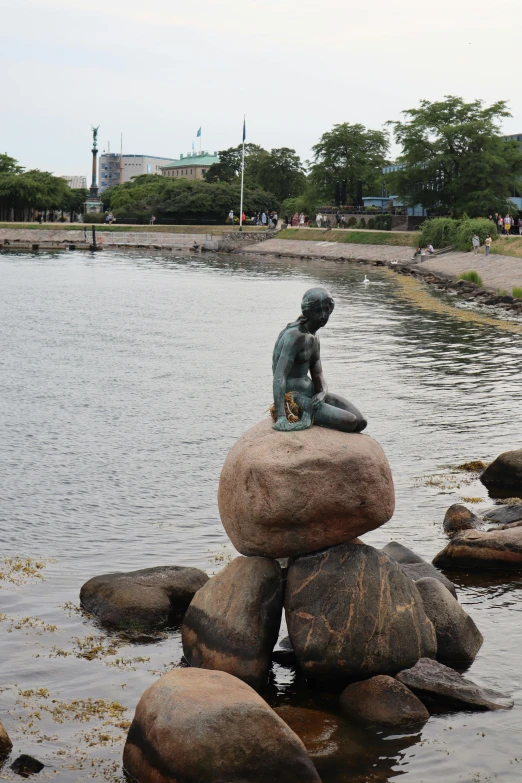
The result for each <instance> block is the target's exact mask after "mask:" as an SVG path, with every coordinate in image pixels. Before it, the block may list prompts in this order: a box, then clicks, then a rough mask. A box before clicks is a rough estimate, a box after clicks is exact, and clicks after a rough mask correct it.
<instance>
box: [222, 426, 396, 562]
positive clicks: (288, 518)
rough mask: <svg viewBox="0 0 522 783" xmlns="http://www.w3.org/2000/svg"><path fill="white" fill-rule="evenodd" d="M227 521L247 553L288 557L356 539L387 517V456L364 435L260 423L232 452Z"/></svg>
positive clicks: (225, 481) (227, 468) (225, 494)
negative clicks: (287, 428)
mask: <svg viewBox="0 0 522 783" xmlns="http://www.w3.org/2000/svg"><path fill="white" fill-rule="evenodd" d="M218 503H219V512H220V515H221V521H222V522H223V526H224V528H225V530H226V531H227V533H228V535H229V537H230V539H231V541H232V543H233V544H234V546H235V547H236V549H237V550H238V551H239V552H241V554H243V555H264V556H266V557H275V558H279V557H289V556H293V555H300V554H306V553H308V552H315V551H317V550H319V549H325V548H326V547H331V546H336V545H337V544H342V543H345V542H346V541H351V540H352V539H354V538H356V537H357V536H360V535H362V534H363V533H367V532H368V531H369V530H374V528H377V527H380V526H381V525H383V524H384V523H385V522H387V521H388V520H389V519H390V518H391V516H392V514H393V510H394V505H395V496H394V489H393V480H392V475H391V471H390V466H389V464H388V460H387V459H386V456H385V455H384V452H383V450H382V448H381V447H380V446H379V444H378V443H377V441H375V440H373V439H372V438H370V437H369V436H368V435H363V434H360V433H345V432H337V431H336V430H328V429H324V428H323V427H311V429H309V430H303V431H300V432H276V431H275V430H273V429H272V421H271V420H270V419H266V420H265V421H262V422H260V423H259V424H256V426H255V427H252V428H251V429H250V430H248V431H247V432H245V434H244V435H242V436H241V438H239V440H238V441H237V442H236V443H235V444H234V446H233V447H232V449H231V450H230V452H229V454H228V456H227V458H226V460H225V464H224V466H223V470H222V472H221V478H220V480H219V491H218Z"/></svg>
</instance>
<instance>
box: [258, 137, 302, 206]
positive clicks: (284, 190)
mask: <svg viewBox="0 0 522 783" xmlns="http://www.w3.org/2000/svg"><path fill="white" fill-rule="evenodd" d="M245 169H246V167H245ZM245 176H246V171H245ZM248 181H249V183H250V184H253V185H256V186H257V187H260V188H262V189H263V190H267V191H269V192H270V193H273V194H274V195H275V196H276V197H277V199H278V200H279V201H284V200H285V199H287V198H291V197H296V196H299V195H301V194H302V193H303V192H304V190H305V187H306V175H305V173H304V169H303V165H302V163H301V160H300V158H299V155H297V153H296V151H295V150H292V149H290V148H289V147H281V148H279V149H273V150H271V151H270V152H266V151H265V150H263V151H262V152H260V153H258V154H257V155H255V156H253V157H252V158H251V159H250V164H249V169H248Z"/></svg>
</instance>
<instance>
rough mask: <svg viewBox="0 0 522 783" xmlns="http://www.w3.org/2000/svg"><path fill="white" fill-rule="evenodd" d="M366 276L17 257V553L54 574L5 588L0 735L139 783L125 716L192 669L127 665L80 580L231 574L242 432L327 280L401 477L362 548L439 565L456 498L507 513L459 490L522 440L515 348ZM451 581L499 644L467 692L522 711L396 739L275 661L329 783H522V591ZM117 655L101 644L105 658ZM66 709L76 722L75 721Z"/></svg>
mask: <svg viewBox="0 0 522 783" xmlns="http://www.w3.org/2000/svg"><path fill="white" fill-rule="evenodd" d="M363 277H364V271H363V268H360V267H359V266H357V265H353V264H352V265H351V264H341V263H333V262H325V261H322V262H320V261H299V262H295V263H294V262H292V261H286V260H281V259H272V260H269V259H263V260H258V259H256V260H253V261H252V260H247V259H245V258H241V257H233V258H229V257H212V258H206V257H201V258H199V257H198V258H197V259H194V258H192V259H183V258H162V257H161V256H157V257H152V256H150V257H140V256H139V255H138V254H136V255H124V254H121V255H117V254H115V253H103V252H102V253H99V254H96V255H95V256H92V255H89V254H82V253H76V254H74V253H63V254H60V255H55V256H52V255H36V256H30V255H25V254H24V255H22V254H12V255H9V254H7V255H5V254H4V255H1V256H0V279H1V281H2V285H1V287H0V343H1V350H0V368H1V372H0V400H1V403H0V404H1V406H2V408H1V419H0V442H1V444H2V448H1V449H0V475H1V476H2V493H1V496H2V504H1V508H0V531H1V535H2V554H3V555H5V556H11V555H23V556H31V557H33V558H35V559H37V560H38V561H39V562H41V563H43V567H42V569H41V571H42V575H43V577H44V579H43V580H41V579H37V578H34V577H33V576H31V575H30V574H27V579H25V580H24V581H23V583H20V584H17V585H15V584H12V583H10V582H7V581H6V580H5V579H3V580H0V612H1V613H4V614H6V615H7V617H8V621H1V622H0V654H1V659H2V680H1V682H0V688H5V690H2V691H1V693H0V707H1V710H2V711H1V712H0V719H2V720H3V722H5V724H6V726H7V727H8V729H9V730H10V732H11V734H12V735H13V739H14V740H15V744H16V747H17V748H20V751H22V750H23V752H26V753H32V754H33V755H35V756H36V757H38V758H42V760H44V761H46V762H47V763H49V764H50V765H51V767H52V769H53V779H54V780H56V781H57V782H58V783H69V781H71V780H73V779H74V780H77V781H82V782H83V781H87V780H91V779H92V778H93V776H94V777H96V776H98V777H101V779H109V780H121V775H120V772H119V764H120V759H121V748H122V741H123V738H124V735H125V721H126V720H128V719H129V718H130V717H131V716H132V710H133V709H134V707H135V705H136V703H137V701H138V699H139V696H140V695H141V693H142V692H143V690H144V689H145V688H146V687H147V686H148V685H149V684H151V683H152V682H153V681H154V680H155V679H156V678H157V677H158V676H160V675H161V674H162V673H163V672H165V671H167V670H168V669H169V668H172V666H175V665H179V662H180V659H181V646H180V641H179V632H178V631H176V630H173V631H172V632H171V633H170V634H169V635H168V638H166V639H163V640H162V641H159V642H158V643H156V644H146V643H145V641H146V640H142V642H143V643H141V642H139V643H136V644H127V645H123V646H120V647H118V650H117V654H109V653H107V650H108V649H109V650H110V649H111V648H110V645H108V644H107V643H106V642H107V636H106V634H105V633H104V632H103V631H102V630H101V629H99V628H97V627H96V626H95V624H94V623H93V622H92V621H91V620H90V619H89V618H88V617H85V616H84V615H83V614H82V613H80V612H78V611H77V601H78V592H79V588H80V586H81V584H82V583H83V582H84V581H86V580H87V579H88V578H90V577H91V576H93V575H95V574H99V573H104V572H107V571H111V570H117V569H120V570H124V569H132V568H144V567H147V566H152V565H159V564H162V563H171V564H175V563H177V564H182V565H196V566H200V567H203V568H206V569H207V570H208V571H209V572H212V571H216V570H218V569H219V568H220V567H222V565H223V563H224V562H226V558H227V556H228V555H230V554H231V553H232V550H231V547H230V545H229V543H228V541H227V539H226V536H225V534H224V531H223V529H222V527H221V525H220V522H219V517H218V512H217V505H216V489H217V481H218V476H219V471H220V468H221V465H222V463H223V460H224V458H225V455H226V453H227V451H228V450H229V448H230V447H231V445H232V443H233V442H234V440H235V439H236V438H237V437H238V436H239V435H240V434H241V433H242V432H243V431H244V430H246V429H247V428H248V427H249V426H251V425H252V424H254V423H255V422H256V421H258V420H259V419H260V418H262V417H263V416H264V415H265V412H266V410H267V408H268V405H269V404H270V402H271V349H272V346H273V344H274V339H275V337H276V336H277V334H278V333H279V331H280V330H281V328H282V327H283V326H284V325H285V324H286V323H288V321H290V320H291V319H292V318H293V317H295V316H297V315H298V313H299V304H300V300H301V296H302V294H303V292H304V291H305V290H306V289H307V288H310V287H311V286H313V285H324V286H325V287H327V288H329V289H330V290H331V292H332V294H333V295H334V297H335V300H336V308H335V311H334V313H333V316H332V319H331V321H330V324H329V326H328V329H327V330H325V331H324V334H322V335H321V341H322V356H323V366H324V369H325V375H326V378H327V380H328V383H329V385H330V387H331V388H332V389H336V390H338V391H339V393H341V394H344V395H346V396H347V397H349V399H351V400H353V401H354V403H355V404H356V405H357V406H358V407H360V408H361V409H363V410H364V411H365V413H366V414H367V415H368V420H369V428H368V432H369V433H370V434H371V435H372V436H373V437H375V438H377V439H378V440H379V441H380V442H381V444H382V445H383V447H384V449H385V451H386V453H387V455H388V457H389V460H390V463H391V465H392V470H393V473H394V480H395V484H396V491H397V510H396V513H395V516H394V518H393V520H392V521H391V522H390V523H388V525H386V526H385V527H384V528H381V529H380V530H377V531H373V532H371V533H370V534H368V535H367V536H365V541H367V542H368V543H370V544H373V545H375V546H382V545H384V544H386V543H387V542H388V541H390V540H392V539H396V540H399V541H401V542H402V543H404V544H405V545H406V546H409V547H411V548H412V549H414V550H415V551H417V552H418V553H419V554H421V555H422V556H424V557H426V558H428V559H431V558H432V557H433V556H434V555H435V554H436V553H437V552H438V551H439V550H440V549H442V548H443V546H444V545H445V543H446V539H445V537H444V535H443V533H442V520H443V518H444V513H445V510H446V509H447V507H448V506H449V505H451V504H452V503H455V502H459V501H460V502H461V501H462V497H463V496H464V497H466V496H467V497H480V498H482V501H483V502H482V503H478V504H476V505H474V507H473V508H474V510H475V511H478V512H480V510H481V509H483V508H487V507H488V506H490V504H491V501H489V500H488V499H487V495H486V492H485V490H484V488H483V487H482V486H481V485H480V483H479V482H477V481H476V479H475V478H474V477H469V476H465V475H460V474H458V475H457V474H453V478H452V479H451V481H448V480H446V479H444V478H443V476H445V475H447V474H448V471H450V472H451V469H452V467H454V466H455V465H458V464H461V463H463V462H466V461H468V460H471V459H482V460H485V461H489V460H490V459H492V458H493V457H494V456H496V455H497V454H499V453H500V452H502V451H505V450H507V449H510V448H513V447H516V446H517V445H519V444H518V440H517V435H518V429H519V428H518V425H517V422H518V420H519V419H520V416H521V413H522V384H520V383H519V381H518V379H519V378H520V371H521V369H522V351H521V348H520V337H519V335H518V334H516V333H510V332H507V331H503V330H501V329H498V328H495V327H494V326H493V325H492V324H491V323H490V322H487V321H484V322H481V321H480V320H473V321H469V320H465V319H464V318H462V317H459V318H454V317H453V316H452V314H451V312H448V311H446V310H441V311H436V312H429V311H427V310H425V309H420V308H419V306H418V305H417V304H416V303H415V302H414V301H413V300H412V299H411V296H409V295H407V292H405V290H404V288H403V287H402V286H401V285H399V282H398V278H397V277H396V276H394V275H393V274H391V273H387V272H386V271H385V270H382V271H381V270H379V271H377V270H372V281H375V282H378V283H380V284H379V285H369V286H363V285H360V283H361V281H362V279H363ZM445 301H446V300H445ZM437 477H439V479H440V480H437ZM1 570H2V569H1V568H0V571H1ZM448 575H449V576H450V577H451V578H452V579H453V580H454V581H455V582H456V584H457V586H458V590H459V597H460V600H461V601H462V603H463V604H464V606H465V607H466V609H467V611H469V613H470V614H471V615H472V616H473V618H474V620H475V621H476V623H477V625H478V627H479V628H480V630H481V631H482V633H483V635H484V637H485V643H484V646H483V648H482V650H481V651H480V653H479V656H478V657H477V660H476V661H475V663H474V664H473V666H472V667H471V669H470V672H469V673H470V676H471V677H472V678H473V679H476V680H478V681H479V682H481V683H483V684H486V685H491V686H492V687H498V688H499V689H501V690H506V691H509V692H511V693H514V695H515V698H516V699H517V704H516V707H515V709H514V710H513V711H512V712H503V711H500V712H498V713H476V714H470V713H456V714H451V715H449V714H445V713H442V714H439V715H436V716H434V717H432V718H431V719H430V720H429V721H428V723H427V724H426V725H425V726H424V727H423V728H422V730H420V731H419V732H418V733H415V732H414V733H412V734H411V735H410V734H407V735H386V734H383V733H379V732H375V731H371V730H366V729H361V728H358V727H356V726H354V725H353V724H351V723H349V722H348V721H346V720H345V719H343V718H342V716H340V715H339V714H338V712H337V708H336V699H335V697H334V696H332V695H331V694H317V693H315V692H314V693H313V697H312V695H311V694H310V693H309V692H308V690H307V688H306V685H304V684H303V683H300V682H299V681H296V680H295V677H294V675H293V673H292V671H291V670H283V669H282V667H279V666H276V667H274V675H273V680H272V683H271V685H270V687H269V688H268V689H267V693H266V698H267V699H268V700H269V702H270V703H271V704H273V705H274V706H276V707H283V706H285V707H292V708H294V709H295V708H297V707H302V708H304V709H306V710H314V709H315V710H317V709H320V710H323V711H324V712H325V713H327V716H326V718H324V719H322V720H323V723H322V724H321V725H322V731H323V734H321V733H320V732H319V738H318V737H317V735H315V740H314V737H313V736H312V741H316V743H318V745H319V752H318V754H317V757H314V761H315V763H316V764H317V767H318V769H319V770H320V774H321V776H322V779H323V781H324V783H337V782H338V781H339V782H340V781H343V782H344V781H348V780H350V781H361V783H362V781H379V782H380V781H382V783H384V781H387V780H392V779H394V778H395V777H397V776H399V775H400V776H402V777H403V778H404V780H405V781H411V783H419V781H421V780H422V781H423V783H438V781H439V779H440V778H441V777H443V778H444V779H445V780H447V781H448V782H451V783H453V781H464V782H465V783H467V782H468V781H472V780H474V779H477V780H480V781H484V780H491V779H498V780H505V781H511V780H513V779H515V778H513V771H514V770H515V769H517V770H518V769H519V762H518V760H517V759H518V755H517V754H518V751H517V742H516V740H517V739H518V736H519V733H520V730H521V728H522V709H521V707H520V698H519V697H520V695H521V676H520V665H519V660H520V649H521V646H522V630H521V627H520V623H519V622H518V618H519V617H520V615H519V611H520V607H522V593H521V591H520V584H521V581H520V580H519V579H518V578H517V576H516V575H513V574H509V575H507V576H506V577H505V579H504V577H503V576H502V574H500V575H499V574H492V573H491V572H488V573H487V574H486V575H485V576H480V575H477V574H472V573H467V572H459V573H458V574H454V573H452V574H448ZM24 618H36V620H37V621H38V622H36V621H35V622H32V623H25V624H20V622H19V620H20V619H24ZM13 619H14V620H17V622H18V625H20V628H18V629H16V628H13V626H12V624H11V620H13ZM9 630H10V632H9ZM100 639H101V647H102V652H101V653H98V654H96V655H95V656H94V657H93V658H91V659H89V657H88V656H87V657H85V651H86V650H87V651H89V650H92V649H93V648H95V647H96V646H100V645H99V644H98V640H100ZM15 683H16V685H15ZM42 689H44V690H42ZM46 692H47V695H45V694H46ZM517 697H518V698H517ZM53 699H55V700H56V701H55V703H59V704H60V705H62V706H61V708H60V709H62V711H64V714H66V715H67V716H68V717H67V719H66V720H64V721H63V722H62V723H60V722H57V721H56V719H55V718H56V712H53V707H52V705H53V701H52V700H53ZM89 699H94V700H96V699H97V700H107V702H108V703H109V706H107V709H109V707H110V704H112V703H118V704H121V705H122V709H124V710H125V709H127V711H126V712H125V716H124V720H122V719H121V717H120V719H118V720H115V719H113V718H112V717H110V715H109V717H106V718H105V719H101V718H100V719H99V720H97V719H95V718H92V717H91V718H90V719H89V720H88V721H85V722H82V721H79V720H77V719H76V718H74V717H71V715H72V716H74V715H76V714H78V713H74V712H73V708H77V707H78V703H80V702H81V705H82V709H83V714H86V713H88V700H89ZM86 705H87V706H86ZM100 709H101V708H100ZM35 713H38V714H39V716H40V717H39V718H35V717H34V716H35ZM31 716H32V717H31ZM328 716H330V717H328ZM308 717H309V718H310V716H308ZM104 721H105V722H106V723H107V725H105V726H104ZM118 724H119V725H118ZM334 725H335V727H336V728H335V730H333V726H334ZM305 728H306V726H305ZM309 730H310V729H309ZM330 730H332V731H331V733H329V732H330ZM32 732H34V733H32ZM102 735H103V736H104V737H105V736H106V735H110V736H111V737H112V739H109V740H106V739H105V740H102V739H100V737H101V736H102ZM321 737H322V739H321ZM321 748H322V751H324V753H323V752H322V751H321ZM58 751H60V752H58ZM80 764H83V769H80ZM93 765H94V766H93ZM517 765H518V766H517ZM71 770H73V771H71ZM86 770H88V771H86ZM10 774H11V773H10V772H9V771H7V772H6V770H5V768H4V770H3V771H2V775H4V776H7V777H9V775H10ZM479 774H480V776H479V777H477V775H479ZM111 776H112V777H111Z"/></svg>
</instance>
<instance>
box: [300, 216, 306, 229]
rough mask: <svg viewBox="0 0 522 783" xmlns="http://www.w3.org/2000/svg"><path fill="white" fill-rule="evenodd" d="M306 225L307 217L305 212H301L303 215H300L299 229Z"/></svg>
mask: <svg viewBox="0 0 522 783" xmlns="http://www.w3.org/2000/svg"><path fill="white" fill-rule="evenodd" d="M304 224H305V216H304V212H301V214H300V215H299V227H300V228H303V226H304Z"/></svg>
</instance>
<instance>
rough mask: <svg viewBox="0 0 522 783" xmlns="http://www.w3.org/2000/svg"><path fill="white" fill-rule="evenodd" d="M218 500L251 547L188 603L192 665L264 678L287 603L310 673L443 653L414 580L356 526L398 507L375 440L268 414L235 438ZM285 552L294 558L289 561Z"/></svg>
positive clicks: (344, 675)
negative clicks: (278, 420) (298, 427)
mask: <svg viewBox="0 0 522 783" xmlns="http://www.w3.org/2000/svg"><path fill="white" fill-rule="evenodd" d="M218 502H219V510H220V515H221V519H222V522H223V525H224V527H225V530H226V531H227V533H228V535H229V537H230V539H231V541H232V543H233V544H234V546H235V547H236V549H237V550H238V551H239V552H241V554H242V555H245V557H238V558H236V559H235V560H234V561H233V562H232V563H231V564H230V565H229V566H227V567H226V568H224V569H223V570H222V571H221V572H220V573H219V574H218V575H217V576H215V577H214V578H213V579H210V580H209V581H208V582H207V583H206V584H205V585H204V586H203V587H202V588H201V589H200V590H199V591H198V592H197V593H196V595H195V596H194V598H193V600H192V602H191V604H190V607H189V609H188V611H187V613H186V615H185V618H184V621H183V627H182V637H183V650H184V654H185V658H186V659H187V661H188V663H189V664H190V665H191V666H195V667H201V668H205V669H218V670H220V671H225V672H228V673H229V674H233V675H235V676H236V677H239V678H240V679H242V680H244V681H245V682H247V683H249V684H250V685H252V686H253V687H255V688H259V687H261V686H262V685H264V684H265V683H266V681H267V678H268V672H269V668H270V665H271V661H272V652H273V648H274V645H275V643H276V641H277V636H278V632H279V626H280V621H281V615H282V610H283V604H284V609H285V614H286V620H287V625H288V630H289V636H290V640H291V645H292V648H293V651H294V654H295V658H296V661H297V664H298V666H299V668H300V669H301V671H302V672H303V673H304V674H305V676H306V677H308V678H309V679H314V680H316V679H317V680H321V681H326V680H330V681H335V682H343V681H345V680H346V681H350V680H357V679H359V680H360V679H363V678H367V677H371V676H373V675H381V674H386V675H394V674H396V673H397V672H399V671H401V670H403V669H407V668H410V667H412V666H414V665H415V664H416V663H417V661H418V660H419V659H421V658H434V657H435V656H436V653H437V639H436V631H435V628H434V626H433V624H432V622H431V620H430V619H429V618H428V616H427V614H426V611H425V608H424V604H423V600H422V598H421V595H420V593H419V591H418V589H417V587H416V585H415V583H414V580H413V579H412V578H411V577H410V575H409V574H408V573H407V572H406V571H405V570H403V567H402V566H401V565H400V564H399V563H398V562H396V560H395V559H393V558H392V557H390V556H389V555H388V554H387V553H386V552H383V551H379V550H377V549H374V548H373V547H371V546H367V545H366V544H363V543H362V542H361V541H359V540H358V538H357V537H358V536H359V535H361V534H363V533H366V532H367V531H369V530H373V529H375V528H377V527H379V526H380V525H383V524H384V523H385V522H387V521H388V520H389V519H390V518H391V516H392V514H393V510H394V488H393V481H392V476H391V471H390V467H389V464H388V461H387V459H386V457H385V455H384V452H383V451H382V449H381V447H380V446H379V444H378V443H377V442H376V441H375V440H373V439H372V438H370V437H369V436H367V435H363V434H360V433H356V434H352V433H343V432H337V431H333V430H327V429H323V428H320V427H312V428H311V429H307V430H302V431H296V432H288V433H280V432H276V431H274V429H273V428H272V422H271V421H270V420H266V421H262V422H260V423H259V424H257V425H256V426H255V427H253V428H252V429H250V430H249V431H248V432H246V433H245V434H244V435H243V436H242V437H241V438H240V439H239V440H238V441H237V443H236V444H235V445H234V446H233V448H232V449H231V451H230V453H229V455H228V457H227V459H226V461H225V464H224V467H223V470H222V473H221V478H220V483H219V493H218ZM406 551H407V550H406ZM282 558H290V562H289V565H288V567H287V568H286V567H285V568H284V569H282V568H281V566H280V563H279V562H278V561H279V560H280V559H282ZM419 559H420V558H419ZM425 565H426V567H428V568H430V569H431V571H432V572H435V573H437V572H436V569H435V568H433V566H429V565H428V564H425ZM421 567H422V566H421ZM432 572H429V573H425V572H422V571H421V572H420V573H419V574H418V576H417V578H420V577H421V576H424V577H425V576H430V577H431V576H433V575H434V574H433V573H432ZM449 584H451V583H449ZM283 588H285V589H283ZM443 589H444V590H445V591H446V592H447V590H446V589H445V588H443ZM450 598H451V599H452V600H454V599H453V598H452V596H451V595H450Z"/></svg>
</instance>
